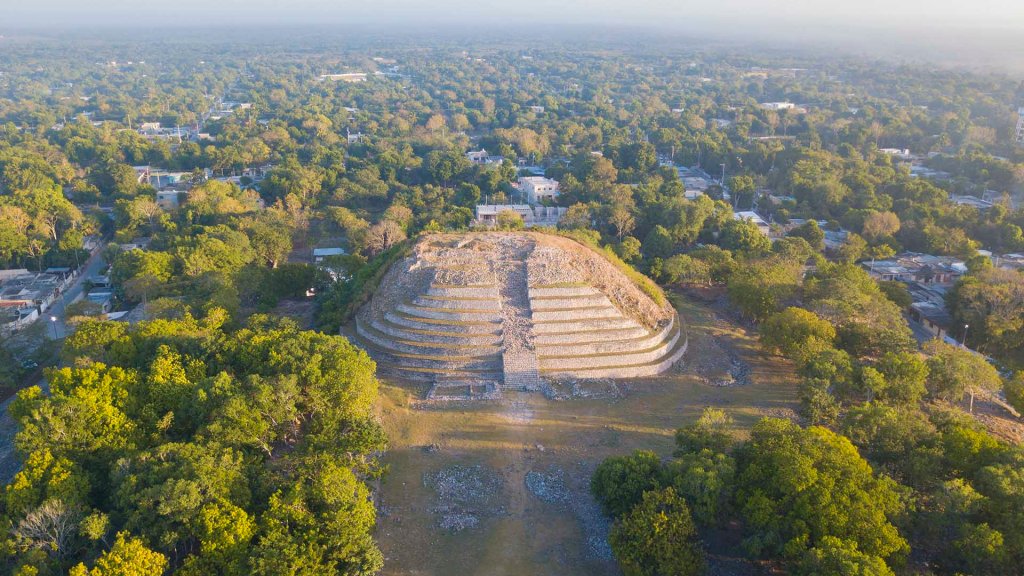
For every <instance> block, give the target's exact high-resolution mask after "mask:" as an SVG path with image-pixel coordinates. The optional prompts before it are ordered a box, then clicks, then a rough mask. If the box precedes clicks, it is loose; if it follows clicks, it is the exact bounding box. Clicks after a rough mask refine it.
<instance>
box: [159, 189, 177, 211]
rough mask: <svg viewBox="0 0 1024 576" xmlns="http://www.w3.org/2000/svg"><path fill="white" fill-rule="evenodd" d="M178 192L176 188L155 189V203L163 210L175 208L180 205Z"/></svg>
mask: <svg viewBox="0 0 1024 576" xmlns="http://www.w3.org/2000/svg"><path fill="white" fill-rule="evenodd" d="M180 194H181V193H180V192H178V191H177V190H157V193H156V204H157V206H159V207H161V208H163V209H164V210H177V209H178V206H179V205H181V195H180Z"/></svg>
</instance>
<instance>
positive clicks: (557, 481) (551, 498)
mask: <svg viewBox="0 0 1024 576" xmlns="http://www.w3.org/2000/svg"><path fill="white" fill-rule="evenodd" d="M526 489H527V490H529V491H530V494H533V495H534V496H536V497H537V498H538V499H539V500H540V501H541V502H545V503H547V504H565V503H566V502H568V501H569V491H568V490H566V488H565V478H564V475H563V474H562V471H561V470H558V469H555V470H554V471H553V472H550V473H543V472H533V471H531V472H527V473H526Z"/></svg>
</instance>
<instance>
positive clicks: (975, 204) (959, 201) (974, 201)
mask: <svg viewBox="0 0 1024 576" xmlns="http://www.w3.org/2000/svg"><path fill="white" fill-rule="evenodd" d="M949 201H950V202H952V203H953V204H956V205H957V206H971V207H972V208H977V209H978V210H981V211H985V210H988V209H989V208H991V207H992V206H994V204H992V203H991V202H989V201H988V200H983V199H981V198H978V197H977V196H970V195H964V196H957V195H956V194H950V195H949Z"/></svg>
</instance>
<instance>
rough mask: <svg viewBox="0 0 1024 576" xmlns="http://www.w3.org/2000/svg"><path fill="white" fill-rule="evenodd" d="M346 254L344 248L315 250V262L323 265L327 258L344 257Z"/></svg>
mask: <svg viewBox="0 0 1024 576" xmlns="http://www.w3.org/2000/svg"><path fill="white" fill-rule="evenodd" d="M345 254H346V252H345V249H344V248H313V262H315V263H317V264H321V263H323V261H324V259H325V258H330V257H332V256H344V255H345Z"/></svg>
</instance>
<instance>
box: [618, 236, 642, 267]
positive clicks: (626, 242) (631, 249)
mask: <svg viewBox="0 0 1024 576" xmlns="http://www.w3.org/2000/svg"><path fill="white" fill-rule="evenodd" d="M615 253H616V254H618V255H619V258H622V260H623V262H627V263H630V264H633V263H635V262H636V261H637V260H639V259H640V241H639V240H637V239H636V238H633V237H632V236H626V237H625V238H623V239H622V241H621V242H619V244H618V246H616V247H615Z"/></svg>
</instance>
